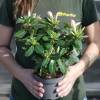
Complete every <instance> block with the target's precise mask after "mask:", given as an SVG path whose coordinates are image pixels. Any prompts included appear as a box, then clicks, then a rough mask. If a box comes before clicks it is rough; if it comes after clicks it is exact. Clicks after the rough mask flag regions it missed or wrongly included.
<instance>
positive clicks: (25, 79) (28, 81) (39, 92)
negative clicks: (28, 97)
mask: <svg viewBox="0 0 100 100" xmlns="http://www.w3.org/2000/svg"><path fill="white" fill-rule="evenodd" d="M17 79H18V80H20V81H21V82H22V83H23V85H24V86H25V87H26V88H27V90H28V91H29V92H30V93H31V94H32V95H34V96H36V97H37V98H41V97H43V93H44V92H45V91H44V89H43V84H42V83H41V82H38V81H36V80H35V79H34V78H33V70H32V69H24V68H21V70H20V72H19V73H17Z"/></svg>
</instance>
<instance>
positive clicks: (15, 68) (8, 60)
mask: <svg viewBox="0 0 100 100" xmlns="http://www.w3.org/2000/svg"><path fill="white" fill-rule="evenodd" d="M0 63H1V64H2V66H4V67H5V68H6V69H7V70H8V71H9V72H10V73H11V74H12V75H13V76H14V77H16V78H17V77H18V73H19V72H20V70H21V67H20V65H19V64H18V63H17V62H16V61H15V59H14V57H13V55H12V53H11V51H10V50H9V49H7V48H6V47H0Z"/></svg>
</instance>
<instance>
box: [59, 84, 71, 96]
mask: <svg viewBox="0 0 100 100" xmlns="http://www.w3.org/2000/svg"><path fill="white" fill-rule="evenodd" d="M71 89H72V85H69V86H68V87H67V88H65V89H64V90H63V91H61V92H60V93H59V94H58V95H59V96H60V97H64V96H67V95H68V94H69V93H70V91H71Z"/></svg>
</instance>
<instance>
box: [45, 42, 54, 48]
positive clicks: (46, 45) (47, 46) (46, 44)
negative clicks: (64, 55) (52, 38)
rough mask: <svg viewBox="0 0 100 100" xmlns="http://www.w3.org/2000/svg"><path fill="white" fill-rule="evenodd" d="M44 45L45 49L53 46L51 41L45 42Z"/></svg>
mask: <svg viewBox="0 0 100 100" xmlns="http://www.w3.org/2000/svg"><path fill="white" fill-rule="evenodd" d="M44 45H45V47H46V49H50V48H52V47H53V45H52V44H51V43H45V44H44Z"/></svg>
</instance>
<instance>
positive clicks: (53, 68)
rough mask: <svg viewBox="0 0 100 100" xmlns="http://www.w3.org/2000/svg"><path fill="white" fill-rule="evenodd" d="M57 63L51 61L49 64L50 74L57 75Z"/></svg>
mask: <svg viewBox="0 0 100 100" xmlns="http://www.w3.org/2000/svg"><path fill="white" fill-rule="evenodd" d="M55 67H56V66H55V61H54V60H51V61H50V63H49V72H50V73H51V74H54V73H55Z"/></svg>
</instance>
